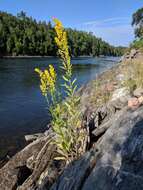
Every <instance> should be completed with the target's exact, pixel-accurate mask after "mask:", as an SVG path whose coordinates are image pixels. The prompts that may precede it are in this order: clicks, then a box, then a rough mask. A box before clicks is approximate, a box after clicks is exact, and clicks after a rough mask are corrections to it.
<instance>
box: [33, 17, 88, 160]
mask: <svg viewBox="0 0 143 190" xmlns="http://www.w3.org/2000/svg"><path fill="white" fill-rule="evenodd" d="M53 21H54V22H55V27H54V28H55V31H56V37H55V42H56V44H57V46H58V54H59V57H60V58H61V61H62V65H61V69H62V71H63V75H62V77H63V80H64V82H63V84H61V85H62V86H63V87H64V90H65V93H66V94H67V98H66V100H65V101H64V102H61V103H60V102H59V101H58V100H57V99H56V98H57V97H56V93H57V89H56V73H55V70H54V67H53V66H52V65H50V66H49V68H48V69H47V70H45V71H41V70H39V69H37V68H36V69H35V71H36V72H37V73H38V74H39V76H40V81H41V84H40V89H41V91H42V94H43V95H44V96H45V97H46V99H47V101H48V102H49V96H48V95H50V96H51V99H52V105H50V107H49V109H50V112H51V116H52V121H51V124H52V127H53V131H54V132H55V134H56V135H55V137H54V138H53V141H52V143H54V144H55V145H56V146H57V157H55V159H57V160H65V161H66V163H69V162H71V161H72V160H73V159H76V158H78V157H79V156H80V155H81V154H82V153H83V152H84V151H85V146H84V143H85V140H86V131H85V129H83V128H82V127H81V112H80V111H79V110H78V103H79V100H80V98H79V97H77V96H76V95H75V90H76V88H77V86H76V85H75V82H76V79H72V64H71V58H70V55H69V50H68V40H67V35H66V32H65V30H64V27H63V25H62V23H61V22H60V21H59V20H58V19H56V18H54V19H53Z"/></svg>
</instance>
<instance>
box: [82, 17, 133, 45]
mask: <svg viewBox="0 0 143 190" xmlns="http://www.w3.org/2000/svg"><path fill="white" fill-rule="evenodd" d="M130 21H131V19H130V18H129V17H116V18H108V19H103V20H97V21H96V20H95V21H89V22H85V23H83V24H82V25H81V29H82V30H86V31H88V32H93V33H94V34H95V35H96V36H97V37H101V38H102V39H103V40H105V41H107V42H109V43H110V44H113V45H126V46H127V45H129V43H130V42H131V41H132V40H133V38H134V34H133V28H132V27H131V24H130Z"/></svg>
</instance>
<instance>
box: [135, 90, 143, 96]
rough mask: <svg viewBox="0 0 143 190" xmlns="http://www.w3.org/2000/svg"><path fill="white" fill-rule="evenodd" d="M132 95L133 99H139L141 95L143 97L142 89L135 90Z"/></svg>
mask: <svg viewBox="0 0 143 190" xmlns="http://www.w3.org/2000/svg"><path fill="white" fill-rule="evenodd" d="M133 95H134V96H135V97H140V96H142V95H143V89H142V88H137V89H136V90H134V92H133Z"/></svg>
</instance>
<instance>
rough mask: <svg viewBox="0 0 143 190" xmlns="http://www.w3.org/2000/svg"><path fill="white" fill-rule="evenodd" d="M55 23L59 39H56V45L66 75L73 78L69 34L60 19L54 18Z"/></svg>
mask: <svg viewBox="0 0 143 190" xmlns="http://www.w3.org/2000/svg"><path fill="white" fill-rule="evenodd" d="M53 21H54V22H55V27H54V28H55V31H56V34H57V37H55V41H56V44H57V46H58V52H59V55H60V57H61V59H62V60H63V69H64V70H65V71H66V75H68V76H69V77H71V75H72V64H71V59H70V55H69V50H68V40H67V34H66V32H65V31H64V27H63V25H62V23H61V21H59V20H58V19H56V18H54V19H53Z"/></svg>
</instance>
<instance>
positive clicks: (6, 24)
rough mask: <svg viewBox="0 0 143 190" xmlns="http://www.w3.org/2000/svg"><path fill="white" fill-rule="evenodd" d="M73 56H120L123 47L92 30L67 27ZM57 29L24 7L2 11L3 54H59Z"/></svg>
mask: <svg viewBox="0 0 143 190" xmlns="http://www.w3.org/2000/svg"><path fill="white" fill-rule="evenodd" d="M66 31H67V36H68V44H69V51H70V55H71V56H82V55H92V56H99V55H108V56H109V55H112V56H120V55H122V54H123V52H124V48H123V47H114V46H111V45H109V44H108V43H107V42H105V41H103V40H102V39H101V38H97V37H96V36H94V35H93V34H92V33H90V32H89V33H88V32H84V31H77V30H75V29H71V28H68V29H66ZM54 37H55V31H54V28H53V26H52V24H51V22H48V23H47V22H45V21H39V22H38V21H36V20H35V19H33V18H32V17H28V16H27V15H26V13H25V12H23V11H21V12H20V13H18V14H17V16H13V15H12V14H8V13H6V12H0V56H5V55H10V56H11V55H12V56H17V55H31V56H34V55H41V56H56V54H57V46H56V44H55V40H54Z"/></svg>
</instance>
